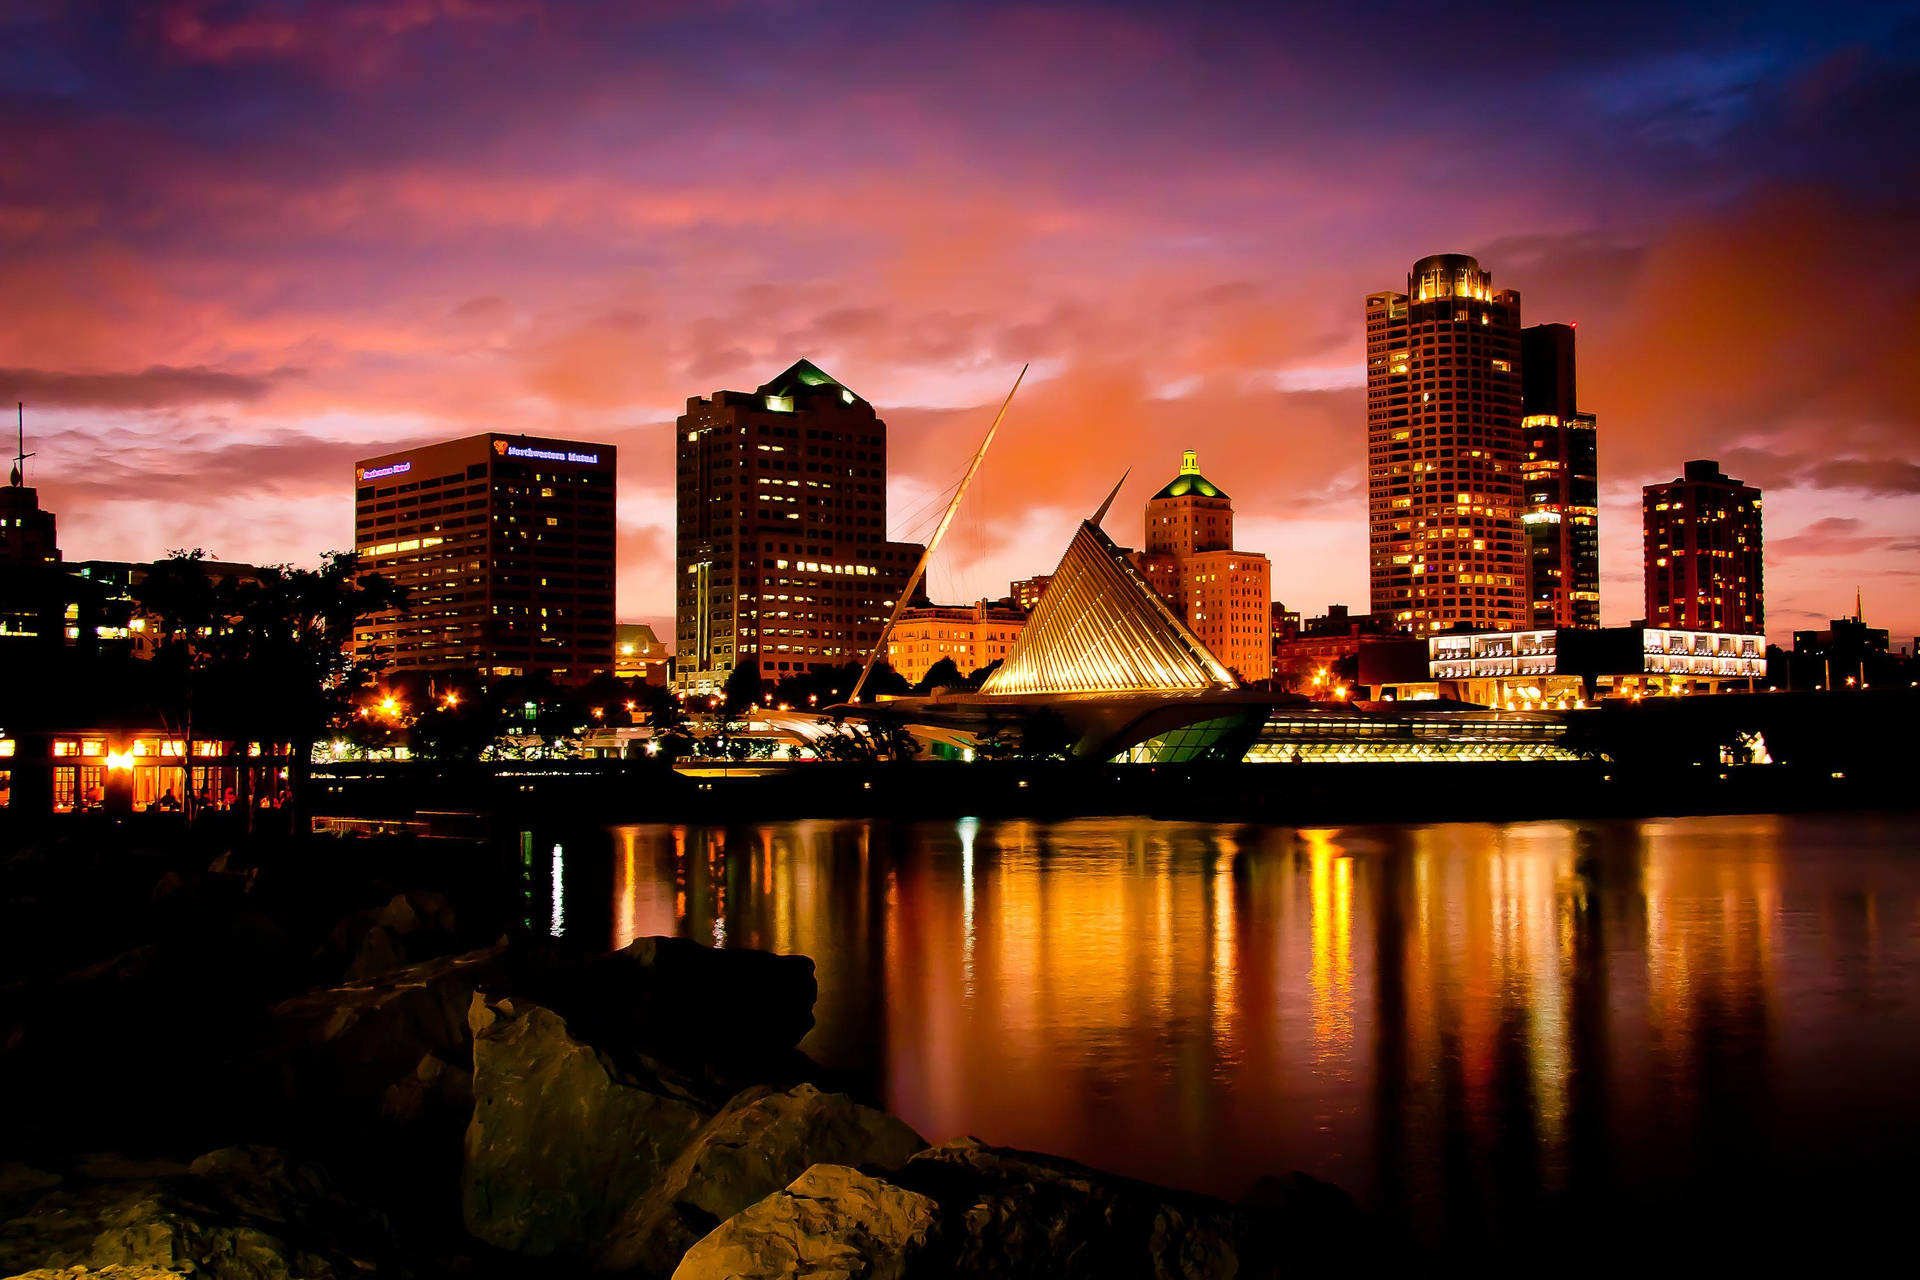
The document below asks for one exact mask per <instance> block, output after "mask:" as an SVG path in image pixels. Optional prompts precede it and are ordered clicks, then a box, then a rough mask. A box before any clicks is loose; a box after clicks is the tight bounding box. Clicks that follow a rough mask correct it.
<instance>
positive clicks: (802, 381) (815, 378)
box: [759, 360, 859, 404]
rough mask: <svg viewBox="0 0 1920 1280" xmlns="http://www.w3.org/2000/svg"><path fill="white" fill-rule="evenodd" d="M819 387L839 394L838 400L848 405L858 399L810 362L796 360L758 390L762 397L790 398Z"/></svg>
mask: <svg viewBox="0 0 1920 1280" xmlns="http://www.w3.org/2000/svg"><path fill="white" fill-rule="evenodd" d="M820 387H829V388H832V389H834V390H836V391H838V392H840V398H841V399H842V400H843V401H845V402H846V403H848V404H852V403H853V402H854V401H855V400H857V399H859V397H858V396H856V395H854V393H853V392H852V391H850V390H848V389H847V388H846V387H845V386H843V385H841V383H840V381H839V380H838V379H836V378H834V377H833V376H832V375H831V374H829V373H828V372H827V371H826V370H825V369H822V368H821V367H820V366H819V365H817V364H815V363H814V362H813V361H811V360H796V361H795V362H794V363H793V364H792V365H791V366H789V367H788V368H786V369H784V370H782V371H781V373H780V374H779V376H778V377H776V378H774V379H773V380H772V381H771V382H768V383H766V384H764V385H762V386H761V387H760V388H759V394H761V395H763V396H786V397H788V398H791V397H793V396H795V395H799V394H803V393H805V392H808V391H812V390H814V389H816V388H820Z"/></svg>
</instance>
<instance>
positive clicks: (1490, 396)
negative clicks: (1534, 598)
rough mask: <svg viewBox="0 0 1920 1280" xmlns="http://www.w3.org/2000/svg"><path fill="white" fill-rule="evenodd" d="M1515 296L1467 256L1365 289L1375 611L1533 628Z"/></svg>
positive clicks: (1429, 626)
mask: <svg viewBox="0 0 1920 1280" xmlns="http://www.w3.org/2000/svg"><path fill="white" fill-rule="evenodd" d="M1520 360H1521V356H1520V295H1519V294H1517V293H1515V292H1513V291H1512V290H1510V289H1508V290H1502V291H1501V292H1499V293H1495V292H1494V291H1493V276H1492V274H1491V273H1490V272H1486V271H1482V270H1481V269H1480V264H1479V263H1478V262H1476V261H1475V260H1474V259H1472V258H1470V257H1468V256H1466V255H1465V254H1457V253H1447V254H1438V255H1436V256H1433V257H1429V258H1422V259H1420V261H1418V262H1416V263H1414V265H1413V271H1412V273H1411V274H1410V275H1408V277H1407V291H1406V292H1405V293H1375V294H1369V295H1368V296H1367V515H1368V542H1369V558H1370V561H1371V564H1370V577H1371V603H1372V610H1373V612H1374V613H1376V614H1378V615H1381V616H1383V617H1386V618H1390V619H1391V620H1392V621H1393V622H1395V623H1396V624H1397V625H1399V626H1403V627H1406V628H1408V629H1409V630H1411V631H1414V632H1416V633H1427V632H1433V631H1442V630H1445V629H1447V628H1448V627H1451V626H1453V625H1455V624H1456V623H1465V624H1467V625H1469V626H1472V627H1474V628H1476V629H1479V630H1511V629H1513V628H1515V627H1521V626H1525V625H1526V624H1527V623H1528V622H1529V621H1530V619H1531V616H1532V610H1531V608H1530V607H1529V603H1528V599H1527V558H1526V542H1525V539H1524V538H1523V537H1522V534H1521V524H1520V506H1521V501H1522V492H1521V485H1520V455H1521V445H1520V416H1521V415H1520V408H1521V383H1520V379H1521V372H1520V370H1521V364H1520Z"/></svg>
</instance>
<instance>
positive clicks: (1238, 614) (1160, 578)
mask: <svg viewBox="0 0 1920 1280" xmlns="http://www.w3.org/2000/svg"><path fill="white" fill-rule="evenodd" d="M1146 534H1147V538H1146V550H1145V551H1143V552H1141V553H1140V554H1138V555H1137V556H1135V557H1134V559H1135V562H1136V563H1137V564H1138V565H1139V567H1140V570H1141V572H1142V573H1143V574H1145V575H1146V578H1147V581H1148V582H1150V583H1152V584H1153V587H1154V590H1156V591H1158V592H1159V593H1160V595H1161V596H1162V597H1163V598H1164V599H1165V600H1166V601H1167V603H1168V604H1170V605H1172V606H1173V607H1174V608H1175V609H1177V610H1178V611H1179V612H1180V615H1181V617H1182V618H1184V619H1185V621H1186V623H1187V625H1188V626H1189V627H1191V628H1192V629H1193V632H1194V634H1195V635H1197V636H1199V637H1200V639H1201V640H1202V641H1203V642H1205V644H1206V646H1207V647H1208V648H1209V649H1211V650H1212V651H1213V654H1214V656H1215V657H1217V658H1219V660H1220V661H1221V662H1223V663H1225V664H1226V665H1227V666H1228V667H1231V668H1232V669H1233V671H1234V672H1235V674H1237V675H1238V676H1239V677H1240V679H1242V680H1250V681H1251V680H1265V679H1266V678H1267V677H1268V676H1269V675H1270V674H1272V670H1273V610H1272V598H1273V590H1272V568H1271V566H1270V565H1268V563H1267V558H1266V557H1265V556H1263V555H1260V554H1259V553H1257V552H1251V551H1235V550H1234V549H1233V502H1232V500H1231V499H1229V498H1228V497H1227V495H1226V492H1225V491H1224V490H1223V489H1221V488H1220V486H1218V485H1216V484H1214V483H1213V482H1212V481H1211V480H1208V479H1207V478H1206V477H1205V476H1204V475H1202V474H1200V458H1199V455H1198V454H1197V453H1196V452H1195V451H1194V450H1192V449H1188V450H1187V451H1186V452H1185V453H1184V454H1182V455H1181V457H1180V473H1179V474H1178V475H1176V476H1175V477H1174V478H1173V479H1172V480H1170V481H1168V482H1167V484H1166V486H1165V487H1164V488H1162V489H1161V490H1160V492H1158V493H1156V494H1154V495H1153V497H1151V498H1149V499H1147V526H1146Z"/></svg>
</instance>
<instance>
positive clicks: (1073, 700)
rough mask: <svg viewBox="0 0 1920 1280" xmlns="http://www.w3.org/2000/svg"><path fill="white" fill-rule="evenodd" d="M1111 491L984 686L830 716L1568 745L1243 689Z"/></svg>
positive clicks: (1491, 723) (949, 748)
mask: <svg viewBox="0 0 1920 1280" xmlns="http://www.w3.org/2000/svg"><path fill="white" fill-rule="evenodd" d="M1115 491H1116V492H1117V491H1118V489H1117V486H1116V490H1115ZM1112 502H1113V496H1112V495H1111V494H1110V495H1108V498H1107V501H1106V502H1104V503H1102V504H1101V506H1100V508H1099V510H1098V511H1096V512H1095V513H1094V514H1093V515H1092V516H1091V517H1090V518H1088V519H1086V520H1083V521H1082V522H1081V523H1080V526H1079V527H1078V529H1076V530H1075V532H1074V535H1073V539H1072V541H1071V542H1070V543H1068V545H1067V550H1066V554H1065V555H1064V556H1062V557H1061V560H1060V566H1059V568H1058V569H1056V570H1055V571H1054V574H1053V578H1052V581H1051V582H1050V583H1049V584H1048V586H1047V588H1046V591H1045V593H1044V594H1043V595H1042V596H1041V598H1040V600H1039V602H1038V604H1037V605H1036V606H1035V608H1034V611H1033V614H1032V617H1031V618H1030V619H1029V621H1028V623H1027V626H1026V629H1025V630H1024V631H1023V632H1022V633H1021V635H1020V638H1019V640H1018V641H1017V642H1016V643H1015V645H1014V647H1013V650H1012V652H1011V653H1009V654H1008V655H1007V658H1006V660H1005V661H1004V662H1003V663H1002V664H1001V665H1000V667H999V668H998V669H997V670H995V671H994V672H993V673H992V674H991V675H990V676H989V677H988V678H987V679H986V681H985V683H984V684H983V685H982V686H981V688H980V690H979V691H978V692H965V693H961V692H955V693H936V694H933V695H932V696H928V697H903V698H892V699H883V700H880V701H877V702H872V703H853V704H846V705H842V706H838V707H834V708H831V709H830V714H831V715H832V716H833V717H835V718H840V719H845V720H849V721H854V722H867V723H876V724H877V723H885V724H890V725H893V726H897V727H899V728H902V729H904V730H906V731H907V732H909V733H911V734H913V735H914V736H915V737H916V738H919V739H921V740H922V741H923V742H924V743H925V744H927V746H928V747H929V748H930V751H929V752H928V755H929V757H931V758H954V757H961V758H972V757H973V756H974V755H975V754H976V753H991V752H992V751H994V750H995V749H996V748H998V747H1002V746H1010V747H1013V748H1015V749H1024V750H1035V749H1044V750H1047V751H1064V752H1066V753H1068V754H1070V755H1072V756H1074V757H1075V758H1079V759H1087V760H1112V761H1118V762H1128V763H1143V764H1176V763H1184V762H1190V761H1198V760H1221V761H1233V760H1245V761H1248V762H1256V761H1266V762H1275V763H1281V762H1303V761H1334V760H1352V761H1416V760H1418V761H1439V760H1462V761H1465V760H1564V759H1572V758H1574V753H1573V752H1572V751H1571V750H1569V749H1568V748H1567V746H1566V745H1565V744H1564V742H1563V740H1562V739H1563V735H1564V723H1563V722H1562V721H1561V720H1560V719H1559V718H1558V717H1556V716H1553V715H1551V714H1549V713H1538V712H1536V713H1527V712H1518V713H1516V712H1499V711H1489V710H1480V709H1454V708H1431V709H1429V708H1424V707H1414V706H1404V707H1403V706H1396V705H1394V704H1370V705H1369V706H1365V707H1361V706H1353V705H1349V704H1344V703H1334V704H1328V703H1321V702H1312V701H1309V700H1308V699H1305V698H1299V697H1294V696H1291V695H1276V694H1273V693H1269V692H1266V691H1264V690H1258V689H1249V688H1243V687H1242V686H1241V685H1240V683H1239V681H1237V680H1236V679H1235V678H1234V676H1233V673H1232V672H1231V671H1229V670H1228V669H1227V668H1226V667H1225V666H1224V665H1223V664H1222V663H1221V662H1220V661H1219V660H1218V659H1217V658H1216V657H1215V656H1214V655H1213V653H1211V652H1210V651H1209V650H1208V648H1207V646H1206V645H1205V644H1204V643H1203V642H1202V641H1201V640H1200V639H1199V637H1198V636H1196V635H1195V634H1194V633H1193V631H1192V629H1191V628H1189V627H1188V626H1187V624H1186V622H1185V621H1183V620H1182V618H1181V617H1180V615H1179V614H1178V613H1177V612H1176V611H1175V610H1174V608H1173V607H1171V606H1170V605H1169V604H1168V603H1167V602H1166V601H1165V600H1164V599H1162V598H1161V596H1160V595H1159V593H1157V592H1156V591H1155V590H1154V589H1153V587H1152V586H1151V585H1149V583H1148V582H1147V581H1146V579H1145V578H1144V577H1143V576H1142V575H1141V573H1140V571H1139V569H1138V568H1137V567H1136V566H1135V564H1134V563H1133V561H1132V560H1131V559H1130V558H1129V556H1128V554H1127V552H1126V551H1125V550H1123V549H1122V548H1120V547H1119V546H1116V545H1115V544H1114V542H1113V540H1112V539H1110V538H1109V537H1108V536H1107V535H1106V534H1105V533H1104V532H1103V531H1102V529H1101V527H1100V525H1101V521H1102V519H1103V518H1104V517H1105V516H1106V513H1107V510H1108V507H1109V506H1111V504H1112ZM791 727H792V728H794V729H796V730H800V731H801V732H802V733H804V732H805V730H804V729H802V727H801V726H800V725H798V724H795V725H793V726H791Z"/></svg>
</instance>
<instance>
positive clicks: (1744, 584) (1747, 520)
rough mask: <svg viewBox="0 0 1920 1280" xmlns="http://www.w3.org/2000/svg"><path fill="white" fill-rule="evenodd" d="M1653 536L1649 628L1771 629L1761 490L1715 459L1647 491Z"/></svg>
mask: <svg viewBox="0 0 1920 1280" xmlns="http://www.w3.org/2000/svg"><path fill="white" fill-rule="evenodd" d="M1640 514H1641V518H1642V521H1643V527H1644V529H1645V535H1646V570H1647V625H1648V626H1650V627H1671V628H1678V629H1682V630H1690V631H1732V632H1736V633H1738V634H1741V635H1759V634H1763V633H1764V632H1765V631H1766V620H1767V617H1766V607H1765V605H1766V598H1765V594H1764V591H1763V589H1762V581H1761V542H1760V491H1759V490H1758V489H1756V488H1754V487H1753V486H1752V485H1747V484H1741V483H1740V482H1739V481H1738V480H1735V479H1733V478H1732V477H1730V476H1728V475H1727V474H1726V473H1725V472H1723V471H1721V470H1720V464H1719V463H1717V462H1713V461H1709V460H1697V461H1693V462H1689V463H1687V465H1686V469H1685V471H1684V472H1683V474H1681V475H1679V476H1677V477H1675V478H1674V479H1672V480H1669V481H1667V482H1666V483H1664V484H1650V485H1648V486H1646V488H1644V489H1643V490H1641V493H1640Z"/></svg>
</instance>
